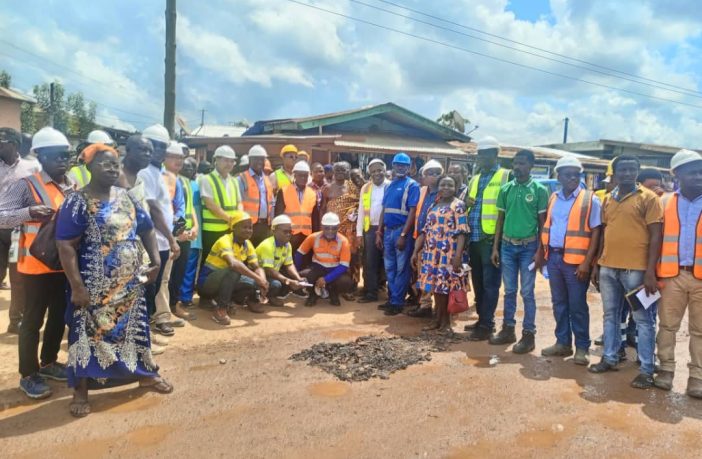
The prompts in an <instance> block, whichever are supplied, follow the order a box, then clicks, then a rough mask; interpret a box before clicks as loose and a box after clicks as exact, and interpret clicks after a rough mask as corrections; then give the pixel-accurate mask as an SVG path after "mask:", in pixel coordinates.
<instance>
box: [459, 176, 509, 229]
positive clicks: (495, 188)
mask: <svg viewBox="0 0 702 459" xmlns="http://www.w3.org/2000/svg"><path fill="white" fill-rule="evenodd" d="M480 175H481V174H478V175H476V176H475V177H473V179H472V180H471V183H470V192H469V194H468V197H469V198H471V199H472V200H473V201H476V198H477V196H478V183H479V182H480ZM508 179H509V171H508V170H507V169H502V168H499V169H497V171H495V174H493V176H492V178H491V179H490V182H488V184H487V186H486V187H485V189H484V190H483V200H482V208H481V212H480V220H481V222H482V225H481V226H482V230H483V233H485V234H495V229H496V228H497V196H498V195H499V194H500V188H502V187H503V186H504V185H506V184H507V180H508Z"/></svg>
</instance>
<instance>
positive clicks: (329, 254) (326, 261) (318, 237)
mask: <svg viewBox="0 0 702 459" xmlns="http://www.w3.org/2000/svg"><path fill="white" fill-rule="evenodd" d="M323 234H324V233H323V232H322V231H318V232H316V233H314V234H313V235H312V236H314V246H313V248H312V261H313V262H314V263H317V264H320V265H322V266H324V267H325V268H336V267H337V266H339V265H340V264H345V263H342V262H341V248H342V246H343V242H342V240H341V238H343V237H344V236H342V235H341V234H337V235H336V240H335V241H328V240H326V239H325V240H324V241H322V239H323V238H324V236H323ZM322 242H324V244H323V243H322Z"/></svg>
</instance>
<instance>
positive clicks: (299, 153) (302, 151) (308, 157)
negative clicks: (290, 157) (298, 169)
mask: <svg viewBox="0 0 702 459" xmlns="http://www.w3.org/2000/svg"><path fill="white" fill-rule="evenodd" d="M297 156H298V158H299V157H300V156H304V157H305V158H307V161H309V160H310V154H309V153H307V152H306V151H305V150H300V151H298V152H297Z"/></svg>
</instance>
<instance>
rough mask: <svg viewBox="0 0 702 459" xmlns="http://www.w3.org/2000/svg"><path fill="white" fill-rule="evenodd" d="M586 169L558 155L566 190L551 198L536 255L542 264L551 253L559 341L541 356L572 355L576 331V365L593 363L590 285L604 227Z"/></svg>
mask: <svg viewBox="0 0 702 459" xmlns="http://www.w3.org/2000/svg"><path fill="white" fill-rule="evenodd" d="M582 171H583V167H582V164H580V161H578V159H577V158H575V157H572V156H564V157H563V158H561V159H559V160H558V163H557V164H556V174H557V175H558V181H559V183H560V184H561V185H562V186H563V189H562V190H561V191H559V192H558V193H554V194H553V195H551V198H550V200H549V206H548V211H547V214H546V224H545V225H544V228H543V231H542V233H541V241H542V247H541V248H540V250H539V252H538V253H537V260H536V265H537V266H541V265H543V263H544V258H545V257H546V258H548V264H547V270H548V276H549V279H548V281H549V285H550V287H551V302H552V303H553V316H554V318H555V319H556V344H554V345H553V346H549V347H547V348H545V349H543V350H542V351H541V355H543V356H545V357H570V356H571V355H573V348H572V341H573V336H575V357H574V358H573V363H575V364H576V365H587V364H588V363H590V359H589V349H590V309H589V307H588V304H587V289H588V285H589V283H590V269H591V267H592V260H593V259H594V257H595V256H596V254H597V247H598V243H599V242H598V241H599V238H600V231H601V229H602V216H601V212H602V205H601V203H600V200H599V198H598V197H597V196H595V194H594V193H593V192H592V191H589V190H586V189H585V188H584V187H583V186H582V184H581V183H580V175H581V174H582ZM576 203H577V204H576ZM588 215H589V217H588Z"/></svg>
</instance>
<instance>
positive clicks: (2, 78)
mask: <svg viewBox="0 0 702 459" xmlns="http://www.w3.org/2000/svg"><path fill="white" fill-rule="evenodd" d="M10 85H12V76H11V75H10V74H9V73H7V72H6V71H4V70H0V87H3V88H9V87H10Z"/></svg>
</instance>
